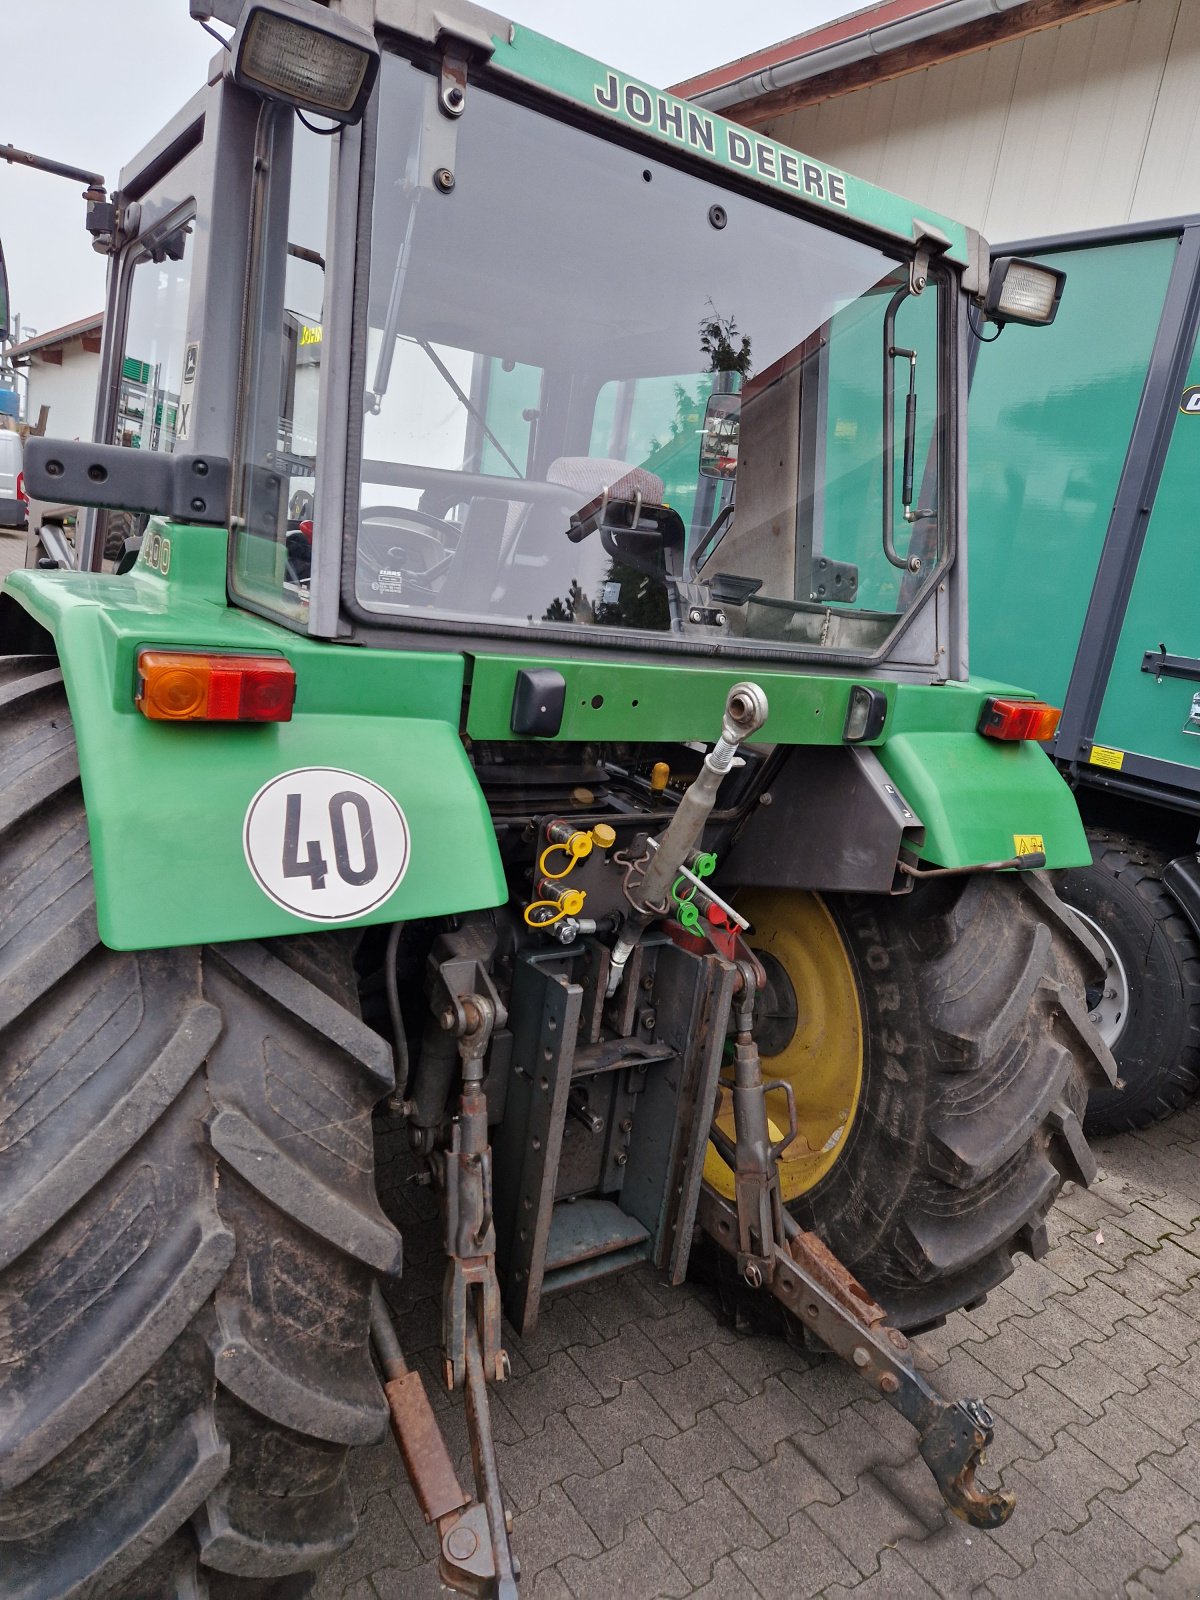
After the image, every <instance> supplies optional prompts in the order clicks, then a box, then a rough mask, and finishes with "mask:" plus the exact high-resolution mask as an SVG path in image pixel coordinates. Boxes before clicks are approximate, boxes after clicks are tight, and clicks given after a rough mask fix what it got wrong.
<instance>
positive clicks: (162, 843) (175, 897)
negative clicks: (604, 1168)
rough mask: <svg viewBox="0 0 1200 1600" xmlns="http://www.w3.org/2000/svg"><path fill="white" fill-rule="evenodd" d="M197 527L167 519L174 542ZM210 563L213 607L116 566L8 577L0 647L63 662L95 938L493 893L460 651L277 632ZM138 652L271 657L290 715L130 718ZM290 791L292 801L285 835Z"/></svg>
mask: <svg viewBox="0 0 1200 1600" xmlns="http://www.w3.org/2000/svg"><path fill="white" fill-rule="evenodd" d="M200 533H201V530H198V529H188V530H186V535H187V537H186V539H180V540H179V541H178V546H177V548H180V549H183V548H186V547H187V546H188V545H190V544H192V542H193V539H194V536H196V535H198V534H200ZM218 539H219V536H218ZM219 542H220V544H221V551H222V552H223V541H219ZM209 555H210V557H211V558H212V561H213V562H214V563H216V562H219V578H220V591H221V594H220V599H221V603H220V604H218V605H214V604H213V603H212V600H211V599H208V600H205V599H204V598H203V597H202V596H201V595H200V594H195V593H194V594H193V595H192V596H191V597H189V598H187V599H182V598H181V599H180V600H179V602H178V603H174V601H173V603H171V604H165V603H164V601H165V599H166V595H165V593H164V589H165V586H164V584H163V583H162V576H163V575H162V574H161V573H158V574H155V573H153V572H148V571H147V568H146V564H145V563H142V564H140V565H139V567H138V568H137V569H136V571H135V572H134V573H131V574H128V575H126V576H122V577H116V576H109V575H101V574H90V573H78V572H71V573H67V572H59V573H51V572H20V573H14V574H12V575H11V576H10V577H9V579H8V580H7V585H6V589H7V594H8V596H10V597H11V600H10V601H7V602H6V608H7V607H8V606H11V604H12V603H15V604H16V605H17V606H19V607H20V609H21V611H22V612H23V613H25V614H26V616H27V617H28V618H29V619H31V621H32V623H33V624H35V625H36V626H35V627H33V628H29V627H25V626H24V625H22V627H17V628H14V627H12V621H13V617H14V613H13V612H12V611H11V610H9V613H8V614H9V624H10V626H9V627H5V628H4V633H5V635H6V637H4V638H0V650H6V651H9V652H11V651H13V650H14V649H15V650H17V651H18V652H22V653H24V652H25V651H27V649H28V643H27V642H25V640H26V639H28V640H34V639H44V638H45V637H46V635H49V636H50V637H51V639H52V641H53V647H54V649H55V651H56V652H57V655H58V658H59V661H60V663H61V666H62V671H63V677H64V680H65V683H66V690H67V699H68V702H69V705H70V711H71V717H72V720H73V722H74V725H75V733H76V740H77V744H78V749H79V766H80V773H81V777H82V782H83V795H84V801H85V804H86V807H87V817H88V831H89V837H90V841H91V852H92V864H93V869H94V873H95V883H96V905H97V917H98V921H99V928H100V937H101V938H102V939H103V941H104V942H105V944H107V945H109V946H110V947H111V948H113V949H117V950H137V949H157V948H161V947H165V946H170V945H187V944H199V943H206V942H210V941H221V940H232V939H250V938H267V937H271V936H273V935H278V934H287V933H298V932H313V931H315V930H316V929H317V928H319V927H363V926H369V925H370V924H372V923H378V922H392V921H397V920H407V919H409V918H414V917H431V916H438V915H443V914H449V913H454V912H461V911H467V910H471V909H477V908H480V907H485V906H495V905H500V904H502V903H503V902H504V901H506V900H507V898H508V890H507V886H506V883H505V880H504V874H503V871H502V869H501V864H500V858H499V853H498V851H497V848H496V837H495V830H494V828H493V826H492V822H491V818H490V816H489V813H488V809H487V806H486V803H485V801H484V798H483V795H482V793H481V791H480V789H479V785H478V783H477V781H476V779H475V775H474V772H473V771H472V768H471V764H470V762H469V760H468V759H467V754H466V751H465V750H464V748H463V745H462V741H461V740H460V738H459V734H458V719H459V712H460V707H461V703H462V690H463V672H464V667H463V660H462V657H461V656H458V655H450V654H447V655H436V654H432V653H429V654H425V653H422V654H408V653H405V652H400V651H378V650H368V649H357V648H352V647H340V646H337V645H330V644H327V643H320V642H317V641H314V640H311V639H309V638H308V636H307V635H304V634H298V633H291V632H287V631H285V630H283V629H282V628H279V627H277V626H275V625H273V624H271V623H268V622H265V621H263V620H262V619H260V618H257V617H254V616H251V615H249V614H248V613H246V612H243V611H238V610H235V609H233V608H230V607H228V606H226V605H224V603H223V602H224V561H223V553H221V554H218V552H217V550H216V549H215V547H214V549H212V550H211V551H209ZM184 564H185V563H184V561H183V560H182V559H181V560H180V562H179V565H180V566H181V567H182V566H183V565H184ZM211 576H213V577H214V578H215V576H216V571H215V569H214V572H213V573H212V574H211ZM0 626H3V618H2V617H0ZM43 630H44V631H43ZM23 636H24V637H23ZM149 644H153V645H159V646H162V647H176V648H177V647H179V646H181V645H186V646H188V647H190V648H193V649H196V648H199V649H203V648H211V649H219V650H226V651H231V650H232V651H237V650H242V651H247V650H248V651H258V652H262V651H267V652H271V653H274V654H277V655H282V656H284V657H286V658H287V659H288V660H289V661H290V662H291V663H292V665H293V667H294V668H295V671H296V703H295V708H294V712H293V716H292V720H291V721H290V722H284V723H268V724H262V725H250V724H230V723H225V724H220V723H202V722H179V723H173V722H152V721H150V720H148V719H147V718H146V717H144V716H143V715H142V714H141V713H140V712H139V711H138V710H137V709H136V706H135V704H134V692H135V681H136V657H137V650H138V648H139V647H140V646H141V645H149ZM329 769H334V771H335V774H336V776H335V777H334V778H332V779H331V778H330V777H329V776H328V771H329ZM322 774H324V775H322ZM284 775H291V776H290V777H289V778H288V779H287V781H285V782H283V783H276V780H279V779H281V778H283V777H284ZM272 785H273V786H274V787H271V786H272ZM289 794H292V795H298V796H299V797H300V801H299V809H298V812H297V816H296V826H295V830H294V837H293V838H292V840H291V841H290V844H289V841H288V839H287V838H286V837H285V835H286V832H287V829H288V814H289V806H290V805H295V802H289V801H288V798H287V797H288V795H289ZM352 794H358V795H359V800H358V801H353V800H348V799H347V798H346V797H347V796H348V795H352ZM256 800H257V804H256ZM364 807H365V809H364ZM335 812H336V813H337V816H336V818H335V816H334V813H335ZM339 824H340V828H341V832H342V839H341V841H340V849H339V840H338V838H337V837H336V832H335V829H336V827H337V826H338V825H339ZM368 836H369V837H368ZM316 862H323V863H324V871H323V872H321V871H318V870H317V869H316V867H315V866H314V863H316ZM289 864H290V875H289V870H288V869H289ZM343 874H345V875H343ZM347 875H348V876H347ZM318 878H321V879H323V882H322V883H320V884H318V882H317V879H318Z"/></svg>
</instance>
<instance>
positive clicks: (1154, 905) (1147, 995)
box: [1058, 830, 1200, 1133]
mask: <svg viewBox="0 0 1200 1600" xmlns="http://www.w3.org/2000/svg"><path fill="white" fill-rule="evenodd" d="M1088 837H1089V839H1090V841H1091V845H1092V865H1091V866H1090V867H1075V868H1072V869H1071V870H1070V871H1069V872H1064V873H1063V874H1062V875H1061V878H1060V881H1059V886H1058V887H1059V893H1060V894H1061V895H1062V897H1063V899H1064V900H1065V901H1066V903H1067V905H1069V906H1071V907H1072V908H1073V909H1074V910H1075V911H1077V912H1078V913H1079V914H1080V916H1082V917H1083V918H1085V919H1086V921H1087V923H1088V925H1089V926H1090V928H1091V930H1092V931H1093V932H1094V933H1095V935H1096V937H1097V939H1098V940H1099V942H1100V944H1101V946H1102V948H1103V949H1104V953H1105V958H1106V972H1105V975H1104V977H1103V979H1101V980H1098V981H1096V982H1094V983H1093V984H1092V985H1091V986H1090V988H1089V992H1088V999H1089V1003H1090V1004H1091V1006H1092V1015H1093V1019H1094V1020H1095V1021H1096V1024H1097V1026H1098V1027H1099V1029H1100V1033H1101V1035H1102V1036H1103V1038H1104V1041H1105V1043H1106V1044H1107V1045H1108V1046H1109V1048H1110V1049H1111V1050H1112V1053H1113V1055H1114V1056H1115V1058H1116V1062H1117V1071H1118V1074H1119V1083H1120V1087H1116V1086H1114V1087H1107V1086H1106V1087H1104V1088H1101V1089H1096V1090H1094V1091H1093V1092H1092V1094H1091V1096H1090V1097H1089V1099H1088V1107H1087V1119H1086V1122H1085V1126H1086V1128H1087V1131H1088V1133H1125V1132H1129V1131H1130V1130H1132V1129H1137V1128H1145V1127H1148V1126H1149V1125H1150V1124H1151V1123H1152V1122H1158V1121H1161V1119H1162V1118H1163V1117H1169V1116H1170V1115H1171V1113H1172V1112H1174V1111H1178V1110H1179V1109H1180V1108H1181V1107H1182V1106H1184V1105H1186V1104H1187V1102H1188V1101H1189V1100H1190V1099H1191V1098H1192V1096H1193V1095H1194V1094H1195V1093H1196V1089H1197V1086H1198V1085H1200V943H1197V940H1196V936H1195V933H1194V932H1193V930H1192V927H1191V924H1190V923H1189V922H1188V920H1187V918H1186V917H1185V916H1184V915H1183V913H1182V912H1181V910H1180V909H1179V906H1178V905H1177V904H1176V902H1175V900H1174V898H1173V897H1172V895H1171V894H1170V893H1169V891H1168V890H1167V889H1165V888H1164V887H1163V884H1162V872H1163V868H1164V867H1165V866H1166V864H1167V861H1168V859H1169V858H1168V857H1167V856H1166V855H1164V854H1163V853H1162V852H1161V851H1158V850H1155V849H1153V848H1152V847H1151V846H1149V845H1146V844H1143V843H1141V842H1140V841H1139V840H1137V839H1133V838H1130V837H1128V836H1127V835H1124V834H1117V833H1109V832H1106V831H1096V830H1093V831H1090V832H1089V835H1088Z"/></svg>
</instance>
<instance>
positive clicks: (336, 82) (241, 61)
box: [232, 0, 379, 123]
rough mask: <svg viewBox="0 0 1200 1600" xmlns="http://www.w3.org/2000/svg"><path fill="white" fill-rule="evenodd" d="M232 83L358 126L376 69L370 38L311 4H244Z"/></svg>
mask: <svg viewBox="0 0 1200 1600" xmlns="http://www.w3.org/2000/svg"><path fill="white" fill-rule="evenodd" d="M232 50H233V81H234V82H235V83H237V84H240V85H241V86H242V87H243V88H246V89H253V90H254V91H255V93H256V94H262V95H268V96H270V98H271V99H273V100H286V101H288V102H289V104H291V105H294V106H296V107H298V108H299V109H301V110H304V111H314V112H316V113H317V114H318V115H320V116H323V117H332V118H333V120H334V121H335V122H342V123H349V122H358V121H359V120H360V119H361V117H362V114H363V109H364V107H365V106H366V103H367V97H368V96H369V94H370V93H371V86H372V84H373V83H374V82H375V74H376V72H377V71H378V69H379V47H378V45H377V44H376V43H375V39H374V36H373V35H372V34H370V33H368V32H367V31H366V30H365V29H363V28H359V27H357V26H356V25H355V24H354V23H352V22H347V21H346V20H345V18H343V17H339V16H335V15H334V14H333V13H332V12H330V11H327V10H326V9H325V7H324V6H319V5H314V4H313V3H312V0H250V4H249V5H247V6H246V9H245V10H244V11H243V13H242V16H241V20H240V22H239V23H238V29H237V33H236V34H235V35H234V39H233V46H232Z"/></svg>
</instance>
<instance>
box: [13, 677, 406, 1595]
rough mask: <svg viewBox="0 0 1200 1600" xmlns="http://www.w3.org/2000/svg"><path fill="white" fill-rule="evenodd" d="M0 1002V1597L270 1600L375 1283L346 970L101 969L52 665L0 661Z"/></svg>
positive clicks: (293, 1571)
mask: <svg viewBox="0 0 1200 1600" xmlns="http://www.w3.org/2000/svg"><path fill="white" fill-rule="evenodd" d="M135 801H136V797H134V796H132V795H131V797H130V803H131V804H133V803H135ZM0 980H2V981H0V1029H2V1031H3V1049H2V1052H0V1597H3V1600H59V1597H65V1596H68V1595H69V1596H72V1597H76V1600H100V1597H101V1596H112V1597H114V1600H115V1597H119V1600H200V1597H202V1596H203V1597H205V1600H298V1597H299V1596H301V1595H304V1594H307V1593H308V1592H309V1587H310V1581H309V1579H308V1578H307V1577H306V1576H304V1574H306V1573H308V1572H309V1571H310V1570H311V1569H312V1568H314V1567H316V1566H317V1565H318V1564H319V1563H320V1562H322V1561H323V1560H325V1559H326V1558H328V1557H329V1556H331V1555H333V1554H334V1553H335V1552H336V1551H338V1550H340V1549H342V1548H343V1547H344V1546H345V1545H346V1544H347V1543H348V1542H349V1541H350V1539H351V1538H352V1537H353V1535H354V1530H355V1516H354V1510H353V1507H352V1504H351V1498H350V1494H349V1490H348V1487H347V1470H346V1469H347V1456H348V1453H349V1451H350V1449H351V1448H352V1447H354V1446H356V1445H364V1444H369V1443H372V1442H373V1441H375V1440H377V1439H379V1438H380V1437H381V1436H382V1435H383V1433H384V1429H385V1422H386V1413H385V1408H384V1404H383V1399H382V1395H381V1392H380V1388H379V1384H378V1381H377V1379H376V1377H375V1374H374V1370H373V1368H372V1364H371V1357H370V1353H369V1349H368V1333H367V1314H368V1294H369V1289H370V1285H371V1280H372V1277H373V1275H374V1274H376V1273H384V1274H390V1273H394V1272H396V1271H397V1270H398V1268H399V1264H400V1238H399V1235H398V1234H397V1233H396V1231H395V1229H394V1228H393V1227H392V1225H391V1224H390V1223H389V1222H388V1221H387V1219H386V1218H385V1217H384V1215H383V1213H382V1211H380V1209H379V1207H378V1202H377V1200H376V1197H375V1191H374V1181H373V1161H372V1147H371V1109H372V1106H373V1105H374V1103H375V1102H376V1101H377V1100H379V1099H380V1098H381V1097H382V1096H383V1095H385V1094H386V1093H387V1092H388V1090H389V1089H390V1088H391V1086H392V1081H393V1078H392V1065H391V1060H390V1056H389V1052H388V1049H387V1046H386V1044H385V1043H384V1041H383V1040H381V1039H380V1038H379V1036H378V1035H377V1034H375V1033H373V1032H372V1031H371V1030H370V1029H368V1028H367V1027H365V1026H364V1024H363V1023H362V1022H361V1021H360V1020H359V1018H358V1016H357V1015H356V1014H355V1011H354V1009H353V1005H354V1001H353V995H354V988H353V974H352V969H351V967H350V951H349V949H348V947H347V945H346V944H345V943H344V942H343V940H342V939H341V938H340V937H339V935H337V934H329V933H326V934H318V935H313V936H305V937H301V938H296V939H280V940H275V941H272V942H271V943H269V944H261V943H242V944H228V945H221V946H208V947H205V948H203V949H199V948H193V949H170V950H149V951H138V952H121V951H115V950H109V949H107V948H106V947H105V946H103V945H102V944H101V943H100V941H99V939H98V936H97V931H96V906H95V897H94V891H93V885H92V869H91V859H90V853H89V847H88V831H87V819H86V816H85V814H84V807H83V801H82V797H81V792H80V784H79V766H78V758H77V754H76V748H75V740H74V735H73V730H72V726H71V719H70V713H69V711H68V708H67V700H66V695H65V693H64V690H63V685H62V677H61V674H60V672H59V670H58V664H57V662H56V661H55V659H54V658H53V657H41V658H31V657H7V658H0Z"/></svg>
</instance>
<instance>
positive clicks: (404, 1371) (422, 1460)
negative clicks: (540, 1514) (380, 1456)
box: [371, 1283, 517, 1600]
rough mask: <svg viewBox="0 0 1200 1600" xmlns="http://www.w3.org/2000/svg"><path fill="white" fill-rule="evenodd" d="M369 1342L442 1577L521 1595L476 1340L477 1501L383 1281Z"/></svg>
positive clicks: (497, 1595)
mask: <svg viewBox="0 0 1200 1600" xmlns="http://www.w3.org/2000/svg"><path fill="white" fill-rule="evenodd" d="M371 1340H372V1343H373V1344H374V1346H375V1353H376V1355H377V1356H378V1358H379V1365H380V1367H381V1368H382V1369H383V1375H384V1380H385V1381H384V1386H383V1392H384V1394H385V1395H386V1396H387V1402H388V1410H389V1412H390V1413H391V1423H392V1434H393V1436H394V1437H395V1440H396V1443H397V1445H398V1446H399V1449H400V1454H401V1456H402V1458H403V1460H404V1470H405V1471H406V1472H407V1474H408V1481H409V1482H410V1483H411V1484H412V1487H413V1493H414V1494H415V1495H416V1497H417V1503H418V1505H419V1506H420V1507H421V1511H422V1513H423V1515H424V1517H425V1520H426V1522H428V1523H430V1524H431V1525H433V1526H435V1527H436V1528H437V1531H438V1538H439V1540H440V1545H441V1548H440V1550H439V1552H438V1571H439V1574H440V1576H441V1579H442V1582H443V1583H445V1584H446V1585H447V1586H448V1587H449V1588H451V1589H456V1590H457V1591H458V1592H459V1593H460V1594H469V1595H474V1596H476V1597H477V1600H515V1597H516V1593H517V1590H516V1571H515V1564H514V1562H513V1558H512V1552H511V1550H510V1549H509V1545H508V1531H509V1530H508V1518H507V1514H506V1513H505V1511H504V1509H503V1507H502V1506H501V1505H500V1498H499V1478H498V1475H497V1473H496V1465H495V1453H494V1451H493V1449H492V1440H491V1422H490V1419H489V1417H488V1408H487V1392H486V1384H484V1389H483V1396H482V1402H481V1401H480V1400H479V1398H478V1397H477V1396H476V1395H475V1394H474V1392H473V1389H472V1384H471V1371H472V1368H475V1369H477V1371H478V1375H479V1381H480V1382H483V1367H482V1362H481V1361H480V1360H479V1357H478V1342H477V1338H476V1339H474V1340H472V1342H471V1345H470V1346H469V1351H471V1350H473V1352H474V1360H472V1359H471V1356H470V1354H469V1356H468V1376H467V1383H468V1391H467V1418H468V1422H469V1424H470V1430H471V1454H472V1457H473V1459H474V1461H475V1478H476V1484H477V1486H478V1487H479V1488H480V1490H481V1492H482V1494H483V1498H482V1500H480V1501H473V1500H472V1499H471V1497H470V1496H469V1495H468V1494H467V1493H466V1492H465V1490H464V1489H463V1487H462V1485H461V1484H460V1483H459V1481H458V1474H457V1473H456V1472H455V1470H454V1463H453V1462H452V1461H451V1459H450V1452H449V1450H447V1448H446V1441H445V1439H444V1438H443V1437H442V1431H441V1429H440V1428H439V1427H438V1423H437V1418H436V1417H435V1416H434V1414H433V1407H432V1406H431V1405H430V1403H429V1396H428V1394H427V1393H426V1392H425V1384H424V1380H423V1379H422V1377H421V1374H420V1373H419V1372H413V1371H412V1370H411V1368H410V1367H409V1366H408V1364H407V1362H406V1361H405V1359H404V1353H403V1351H402V1350H401V1348H400V1341H399V1339H398V1338H397V1337H396V1330H395V1328H394V1327H393V1325H392V1319H391V1316H390V1314H389V1312H388V1309H387V1304H386V1302H385V1301H384V1298H383V1294H382V1292H381V1291H380V1288H379V1285H378V1284H377V1283H376V1284H373V1285H372V1288H371ZM494 1523H495V1524H496V1526H495V1527H494V1526H493V1524H494ZM497 1529H498V1531H497Z"/></svg>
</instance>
